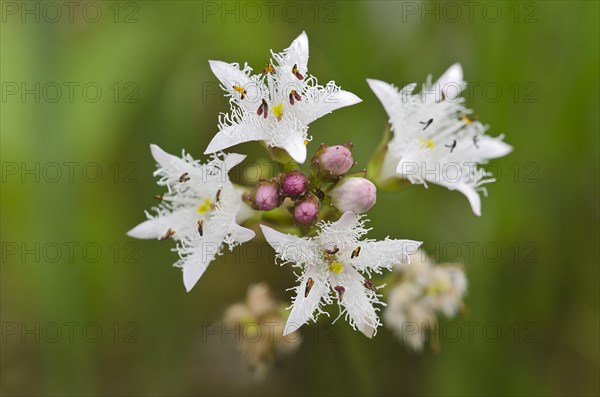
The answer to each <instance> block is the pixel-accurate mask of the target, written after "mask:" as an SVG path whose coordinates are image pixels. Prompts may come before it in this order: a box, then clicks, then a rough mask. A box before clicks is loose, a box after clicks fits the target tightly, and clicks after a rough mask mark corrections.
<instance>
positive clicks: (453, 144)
mask: <svg viewBox="0 0 600 397" xmlns="http://www.w3.org/2000/svg"><path fill="white" fill-rule="evenodd" d="M444 146H446V147H447V148H450V153H452V151H453V150H454V148H455V147H456V139H453V140H452V144H451V145H444Z"/></svg>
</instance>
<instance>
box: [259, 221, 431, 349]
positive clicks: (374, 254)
mask: <svg viewBox="0 0 600 397" xmlns="http://www.w3.org/2000/svg"><path fill="white" fill-rule="evenodd" d="M364 223H365V221H364V220H363V219H362V217H361V216H359V215H356V214H354V213H352V212H346V213H344V214H343V215H342V217H341V218H340V219H339V220H338V221H336V222H334V223H331V222H321V224H320V225H319V226H320V229H319V232H318V234H317V235H316V236H315V237H298V236H294V235H290V234H283V233H280V232H278V231H275V230H273V229H271V228H269V227H266V226H261V228H262V230H263V233H264V235H265V238H266V239H267V241H268V242H269V244H270V245H271V246H272V247H273V248H274V249H275V251H276V252H277V257H278V258H279V259H280V260H282V261H283V263H292V264H293V265H294V266H297V267H301V268H302V269H303V272H302V274H301V275H300V276H299V277H298V281H299V282H300V285H298V286H297V287H295V288H294V290H295V292H296V296H295V298H294V299H293V305H292V311H291V313H290V316H289V318H288V321H287V324H286V326H285V330H284V335H287V334H288V333H290V332H294V331H296V330H297V329H298V328H300V326H302V325H303V324H304V323H306V322H307V321H309V320H311V319H312V320H314V321H316V318H317V316H318V315H319V314H320V313H323V310H322V305H323V304H331V303H332V301H333V296H335V298H336V299H337V301H338V304H339V305H340V306H341V307H342V308H343V310H342V312H341V313H340V316H342V315H344V314H345V317H346V319H347V320H348V321H349V322H350V324H351V325H352V326H353V328H355V329H356V328H358V329H359V330H360V331H361V332H362V333H364V334H365V335H366V336H367V337H369V338H371V337H372V336H373V335H374V334H375V331H376V329H377V327H378V326H379V325H380V321H379V318H378V316H377V313H376V311H378V310H379V309H376V308H375V307H374V304H377V303H380V302H379V297H378V295H377V288H376V287H375V286H374V285H373V283H372V282H371V281H370V279H369V278H370V277H371V273H378V274H380V273H382V271H383V270H389V269H391V268H392V267H393V266H394V265H396V264H398V263H406V262H407V261H408V260H409V255H410V254H412V253H413V252H415V251H416V250H417V248H418V247H419V246H420V245H421V243H420V242H417V241H412V240H391V239H389V238H386V239H385V240H383V241H375V240H371V239H364V240H361V237H362V236H364V235H365V234H366V233H367V231H368V230H367V229H366V228H365V227H364ZM361 272H362V273H366V276H364V275H362V274H361Z"/></svg>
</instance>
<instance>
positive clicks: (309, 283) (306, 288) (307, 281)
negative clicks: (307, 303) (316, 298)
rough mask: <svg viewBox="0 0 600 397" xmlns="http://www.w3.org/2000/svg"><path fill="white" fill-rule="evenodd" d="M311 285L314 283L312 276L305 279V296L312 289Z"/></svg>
mask: <svg viewBox="0 0 600 397" xmlns="http://www.w3.org/2000/svg"><path fill="white" fill-rule="evenodd" d="M313 285H315V280H313V278H312V277H309V278H308V280H306V287H304V297H305V298H306V297H307V296H308V294H310V290H311V289H312V287H313Z"/></svg>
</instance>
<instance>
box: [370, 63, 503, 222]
mask: <svg viewBox="0 0 600 397" xmlns="http://www.w3.org/2000/svg"><path fill="white" fill-rule="evenodd" d="M367 81H368V83H369V86H370V87H371V89H372V90H373V92H374V93H375V95H377V97H378V98H379V100H380V101H381V103H382V104H383V107H384V108H385V110H386V112H387V113H388V115H389V117H390V123H391V124H392V131H393V132H394V136H393V138H392V139H391V141H390V142H389V145H388V151H387V153H386V157H385V159H384V161H383V166H382V170H381V174H380V180H381V181H383V180H385V179H389V178H392V177H403V178H407V179H408V180H409V181H410V182H411V183H418V184H424V185H425V187H427V182H431V183H436V184H439V185H442V186H444V187H446V188H448V189H450V190H458V191H460V192H461V193H463V194H464V195H465V196H466V197H467V199H468V200H469V203H470V204H471V208H472V210H473V212H474V213H475V214H476V215H481V199H480V197H479V194H478V191H483V193H484V194H487V192H486V190H485V188H484V187H482V185H484V184H486V183H489V182H494V181H495V179H493V178H491V174H489V173H487V172H485V170H483V169H482V168H480V167H479V164H485V163H487V161H488V160H489V159H494V158H498V157H502V156H505V155H507V154H508V153H510V152H511V151H512V147H511V146H510V145H508V144H506V143H504V142H503V141H502V139H503V136H502V135H501V136H499V137H497V138H492V137H490V136H488V135H486V134H485V132H486V131H487V129H488V128H489V127H488V126H485V125H483V124H481V123H480V122H479V121H474V120H471V119H469V118H468V117H467V115H468V114H470V113H471V112H472V111H471V110H470V109H467V108H466V107H465V106H464V105H463V103H464V98H463V97H461V96H460V94H461V92H462V90H463V89H464V88H465V87H466V82H464V81H463V72H462V68H461V66H460V65H459V64H454V65H452V66H450V68H449V69H448V70H447V71H446V72H445V73H444V74H443V75H442V76H441V77H440V78H439V80H437V81H436V82H435V83H434V84H432V83H431V75H430V76H428V78H427V82H426V83H425V84H424V85H423V89H422V90H421V92H420V93H419V94H412V93H413V90H414V89H415V87H416V84H409V85H407V86H406V87H404V88H402V89H401V90H397V89H396V88H395V87H394V86H392V85H390V84H388V83H385V82H383V81H379V80H371V79H367Z"/></svg>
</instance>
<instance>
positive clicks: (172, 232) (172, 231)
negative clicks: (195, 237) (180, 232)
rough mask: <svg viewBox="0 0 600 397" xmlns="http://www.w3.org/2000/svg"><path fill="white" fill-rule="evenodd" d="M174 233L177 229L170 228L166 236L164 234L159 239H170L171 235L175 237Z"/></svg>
mask: <svg viewBox="0 0 600 397" xmlns="http://www.w3.org/2000/svg"><path fill="white" fill-rule="evenodd" d="M174 234H175V230H173V229H171V228H169V229H168V230H167V233H166V234H165V235H164V236H162V237H161V238H160V239H159V240H166V239H168V238H169V237H173V235H174Z"/></svg>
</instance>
